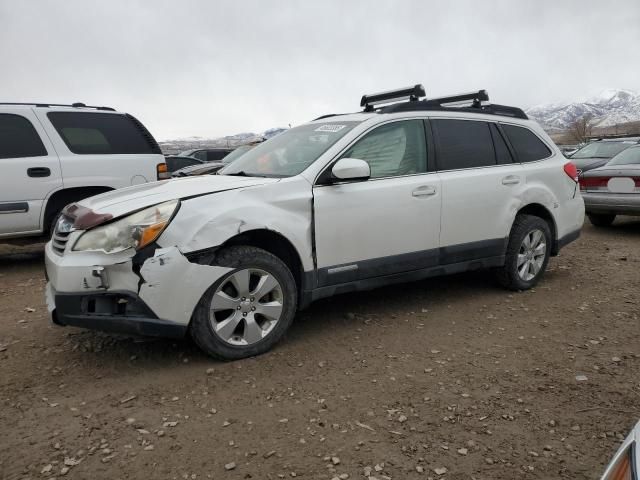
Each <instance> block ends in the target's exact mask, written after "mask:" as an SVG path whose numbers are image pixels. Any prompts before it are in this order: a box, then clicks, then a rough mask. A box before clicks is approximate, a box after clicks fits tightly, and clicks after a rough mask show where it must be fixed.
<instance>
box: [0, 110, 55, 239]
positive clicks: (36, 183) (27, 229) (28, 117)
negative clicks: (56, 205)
mask: <svg viewBox="0 0 640 480" xmlns="http://www.w3.org/2000/svg"><path fill="white" fill-rule="evenodd" d="M0 179H1V180H0V181H1V183H0V237H2V236H5V235H6V236H8V235H9V234H27V235H28V234H32V233H38V232H39V231H40V230H41V225H40V216H41V213H42V207H43V204H44V201H45V199H46V198H47V197H48V196H49V195H50V194H51V193H53V192H54V191H55V190H58V189H59V188H62V176H61V173H60V162H59V160H58V156H57V155H56V152H55V150H54V149H53V147H52V145H51V143H50V142H49V140H48V138H47V136H46V135H45V134H44V130H43V129H42V126H41V125H40V123H39V122H38V120H37V119H36V117H35V115H34V113H33V110H32V109H31V108H25V107H20V108H19V107H16V108H14V109H4V108H3V113H0Z"/></svg>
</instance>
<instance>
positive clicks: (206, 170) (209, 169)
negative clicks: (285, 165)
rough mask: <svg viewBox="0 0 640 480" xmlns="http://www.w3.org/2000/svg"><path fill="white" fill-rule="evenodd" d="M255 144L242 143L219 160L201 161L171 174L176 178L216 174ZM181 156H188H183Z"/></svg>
mask: <svg viewBox="0 0 640 480" xmlns="http://www.w3.org/2000/svg"><path fill="white" fill-rule="evenodd" d="M255 145H257V144H251V145H241V146H239V147H238V148H236V149H235V150H234V151H233V152H231V153H230V154H228V155H227V156H226V157H224V158H223V159H222V160H221V161H219V162H199V163H197V164H194V165H190V166H185V167H184V168H181V169H179V170H176V171H174V172H173V173H172V174H171V176H172V177H174V178H175V177H191V176H194V175H211V174H214V173H216V172H217V171H218V170H220V169H221V168H222V167H224V166H225V165H229V164H230V163H232V162H233V161H234V160H236V159H237V158H239V157H240V156H242V155H244V153H245V152H248V151H249V150H251V149H252V148H253V147H254V146H255ZM181 158H188V157H181Z"/></svg>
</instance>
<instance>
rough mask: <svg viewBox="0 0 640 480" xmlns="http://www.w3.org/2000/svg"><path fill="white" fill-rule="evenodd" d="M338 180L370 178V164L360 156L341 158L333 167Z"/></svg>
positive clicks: (333, 172) (332, 171)
mask: <svg viewBox="0 0 640 480" xmlns="http://www.w3.org/2000/svg"><path fill="white" fill-rule="evenodd" d="M331 173H332V174H333V176H334V177H335V178H337V179H338V180H368V179H369V177H370V176H371V169H370V168H369V164H368V163H367V162H365V161H364V160H360V159H358V158H341V159H340V160H338V161H337V162H336V164H335V165H334V166H333V168H332V169H331Z"/></svg>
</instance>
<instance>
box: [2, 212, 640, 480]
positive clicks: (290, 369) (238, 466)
mask: <svg viewBox="0 0 640 480" xmlns="http://www.w3.org/2000/svg"><path fill="white" fill-rule="evenodd" d="M639 240H640V221H637V220H636V221H633V220H626V221H618V222H616V224H615V225H614V226H613V227H611V228H607V229H595V228H594V227H592V226H591V225H590V224H586V225H585V229H584V231H583V236H582V238H581V239H580V240H579V241H578V242H576V243H574V244H572V245H570V246H568V247H567V248H566V249H565V250H563V251H562V255H561V256H560V257H557V258H554V259H552V260H551V262H550V268H549V271H548V273H547V275H546V277H545V279H544V280H543V281H542V282H541V283H540V284H539V285H538V287H537V288H536V289H535V290H532V291H528V292H524V293H509V292H505V291H503V290H501V289H500V288H498V287H496V286H494V284H493V283H492V281H491V277H490V276H489V275H488V274H486V273H483V272H476V273H473V274H465V275H457V276H453V277H448V278H436V279H430V280H428V281H423V282H417V283H412V284H406V285H399V286H394V287H391V288H386V289H381V290H375V291H372V292H366V293H361V294H354V295H345V296H340V297H336V298H333V299H326V300H323V301H320V302H318V303H316V304H314V305H313V306H312V307H311V308H310V309H308V310H307V311H305V312H303V313H301V314H300V315H299V317H298V319H297V321H296V323H295V324H294V325H293V327H292V329H291V331H290V334H289V335H288V336H287V338H286V339H285V341H284V342H283V343H281V344H280V345H279V346H278V347H277V348H276V349H275V350H274V351H272V352H270V353H268V354H266V355H263V356H261V357H259V358H252V359H248V360H243V361H238V362H233V363H219V362H215V361H212V360H210V359H208V358H207V357H205V356H204V355H202V354H201V353H200V352H199V351H198V350H197V349H196V348H195V347H194V346H193V344H192V343H190V342H188V341H184V342H175V341H167V340H154V339H144V338H129V337H119V336H114V335H106V334H101V333H97V332H90V331H84V330H80V329H74V328H60V327H56V326H53V325H51V324H50V323H49V321H48V319H47V314H46V308H45V305H44V299H43V289H44V277H43V265H42V263H43V261H42V252H41V246H40V247H35V248H34V247H31V248H30V249H29V248H23V249H15V248H14V249H9V248H4V249H3V248H2V247H0V405H1V407H2V408H1V409H0V425H2V433H1V435H0V478H3V479H17V478H49V479H51V478H61V477H63V476H64V477H65V478H81V479H88V478H91V479H119V478H159V479H160V478H162V479H164V478H167V479H173V478H176V479H202V478H214V479H279V478H293V477H300V478H309V479H329V480H331V479H334V478H339V479H345V478H351V479H357V478H365V477H366V476H368V477H369V478H370V479H374V478H376V479H378V480H381V479H389V478H391V479H419V478H424V479H427V478H433V479H473V478H476V479H481V478H482V479H484V478H491V479H517V478H531V479H538V478H540V479H542V478H544V479H548V478H571V479H594V478H598V477H599V475H600V474H601V473H602V470H603V466H604V465H605V464H606V463H607V462H608V459H609V458H610V457H611V456H612V454H613V453H614V451H615V449H616V448H617V446H618V445H619V443H620V442H621V440H622V439H623V437H624V436H626V434H627V432H628V431H629V430H630V429H631V428H632V426H633V424H634V423H635V422H636V421H637V420H638V419H639V418H640V404H639V402H638V399H639V395H640V374H639V373H638V365H639V364H640V349H639V348H638V336H639V328H638V320H639V318H638V316H639V309H638V305H639V303H640V296H639V295H638V292H639V286H640V245H639Z"/></svg>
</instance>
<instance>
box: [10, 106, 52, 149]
mask: <svg viewBox="0 0 640 480" xmlns="http://www.w3.org/2000/svg"><path fill="white" fill-rule="evenodd" d="M46 155H47V149H46V148H44V145H43V144H42V140H40V136H39V135H38V132H36V129H35V128H33V125H32V124H31V122H30V121H29V120H27V119H26V118H24V117H23V116H21V115H13V114H10V113H2V114H0V158H22V157H44V156H46Z"/></svg>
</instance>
